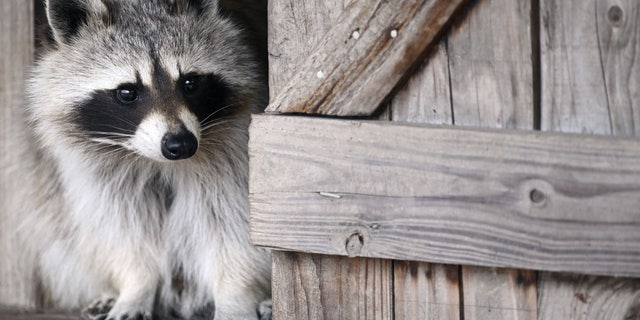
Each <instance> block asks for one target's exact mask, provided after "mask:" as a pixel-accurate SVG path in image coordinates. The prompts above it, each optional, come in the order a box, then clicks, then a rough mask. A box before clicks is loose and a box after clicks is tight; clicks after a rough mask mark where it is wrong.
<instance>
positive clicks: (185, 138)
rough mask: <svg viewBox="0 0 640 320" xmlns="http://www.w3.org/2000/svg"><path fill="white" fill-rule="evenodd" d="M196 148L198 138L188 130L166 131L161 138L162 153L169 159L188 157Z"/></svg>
mask: <svg viewBox="0 0 640 320" xmlns="http://www.w3.org/2000/svg"><path fill="white" fill-rule="evenodd" d="M197 150H198V139H196V137H195V136H194V135H193V133H191V132H189V131H182V132H180V133H178V134H173V133H167V134H165V135H164V137H163V138H162V155H163V156H164V157H165V158H167V159H169V160H181V159H187V158H190V157H191V156H192V155H194V154H195V153H196V151H197Z"/></svg>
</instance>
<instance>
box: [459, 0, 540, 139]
mask: <svg viewBox="0 0 640 320" xmlns="http://www.w3.org/2000/svg"><path fill="white" fill-rule="evenodd" d="M530 28H531V1H524V0H520V1H513V0H479V1H475V2H474V6H472V7H470V9H469V12H468V13H467V16H466V17H462V18H461V19H460V20H459V21H458V24H456V25H454V30H453V33H452V35H451V36H450V38H449V48H448V49H449V63H450V64H451V86H452V87H451V92H452V100H453V109H454V120H455V124H456V125H465V126H481V127H491V128H514V129H532V128H533V107H532V106H533V75H532V74H533V67H532V56H531V55H532V51H531V29H530Z"/></svg>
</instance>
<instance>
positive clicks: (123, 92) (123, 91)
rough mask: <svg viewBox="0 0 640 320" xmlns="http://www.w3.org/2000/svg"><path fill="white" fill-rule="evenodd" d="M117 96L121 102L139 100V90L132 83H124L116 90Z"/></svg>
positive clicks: (127, 102)
mask: <svg viewBox="0 0 640 320" xmlns="http://www.w3.org/2000/svg"><path fill="white" fill-rule="evenodd" d="M116 97H117V98H118V100H119V101H120V102H122V103H124V104H129V103H133V102H135V101H136V100H138V92H137V91H136V88H134V87H133V86H132V85H123V86H120V87H119V88H118V89H117V90H116Z"/></svg>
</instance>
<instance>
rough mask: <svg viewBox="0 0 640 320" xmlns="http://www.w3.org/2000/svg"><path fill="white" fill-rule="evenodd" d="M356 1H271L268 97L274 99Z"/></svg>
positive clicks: (269, 12) (269, 13)
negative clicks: (298, 67) (346, 9)
mask: <svg viewBox="0 0 640 320" xmlns="http://www.w3.org/2000/svg"><path fill="white" fill-rule="evenodd" d="M351 1H353V0H301V1H295V0H282V1H269V9H268V15H269V44H268V46H269V96H270V97H275V96H276V95H277V94H278V92H279V90H280V89H281V88H282V87H283V86H284V85H286V82H287V81H288V80H289V78H291V76H293V74H294V73H295V70H296V66H298V65H299V64H300V62H302V61H303V60H304V59H305V58H306V57H308V56H309V54H310V53H311V52H313V49H314V48H315V46H316V45H317V44H318V42H319V41H320V40H321V39H322V37H324V35H325V33H326V32H327V30H329V29H330V28H331V25H332V22H333V21H335V19H336V18H337V17H338V16H339V15H340V13H342V11H343V9H344V8H345V7H346V6H347V5H348V4H349V3H350V2H351Z"/></svg>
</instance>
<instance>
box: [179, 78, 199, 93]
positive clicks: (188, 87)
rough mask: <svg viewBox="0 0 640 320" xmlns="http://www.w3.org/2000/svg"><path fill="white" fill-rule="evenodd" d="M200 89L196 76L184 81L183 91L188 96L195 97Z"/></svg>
mask: <svg viewBox="0 0 640 320" xmlns="http://www.w3.org/2000/svg"><path fill="white" fill-rule="evenodd" d="M199 88H200V81H199V79H198V77H196V76H190V77H187V78H185V79H184V82H183V83H182V90H184V94H185V95H186V96H193V95H195V94H196V93H198V89H199Z"/></svg>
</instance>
